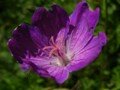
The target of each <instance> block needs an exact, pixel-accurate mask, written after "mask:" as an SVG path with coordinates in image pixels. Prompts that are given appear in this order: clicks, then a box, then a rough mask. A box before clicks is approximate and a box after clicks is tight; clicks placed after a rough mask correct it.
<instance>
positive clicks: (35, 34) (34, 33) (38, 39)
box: [30, 26, 48, 49]
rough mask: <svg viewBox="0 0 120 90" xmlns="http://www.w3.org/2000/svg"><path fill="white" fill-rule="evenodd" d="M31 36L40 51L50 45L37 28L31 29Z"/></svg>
mask: <svg viewBox="0 0 120 90" xmlns="http://www.w3.org/2000/svg"><path fill="white" fill-rule="evenodd" d="M30 36H31V39H32V40H33V42H34V43H35V44H36V45H37V47H38V48H39V49H41V48H43V47H44V46H45V45H48V38H47V36H45V35H43V34H42V33H41V32H40V30H39V29H38V28H37V27H35V26H34V27H31V28H30ZM43 38H44V39H43Z"/></svg>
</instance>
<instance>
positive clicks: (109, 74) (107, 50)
mask: <svg viewBox="0 0 120 90" xmlns="http://www.w3.org/2000/svg"><path fill="white" fill-rule="evenodd" d="M79 1H80V0H0V90H69V89H71V88H73V90H120V0H87V1H88V3H89V5H90V6H91V8H95V7H100V8H101V16H100V22H99V24H98V26H97V28H96V31H95V32H96V33H97V32H99V31H105V32H106V33H107V36H108V43H107V45H106V46H105V47H104V49H103V51H102V53H101V54H100V56H99V57H98V58H97V60H96V61H95V62H93V63H92V64H91V65H89V66H88V67H86V68H84V69H82V70H80V71H77V72H74V73H72V74H71V76H70V77H69V79H68V80H67V81H66V82H65V83H64V84H63V85H61V86H60V85H57V84H56V83H55V82H54V81H53V80H51V79H45V78H42V77H39V76H38V75H36V74H35V73H34V72H29V71H28V72H22V71H21V70H20V68H19V66H18V63H17V62H16V61H15V60H14V58H13V57H12V56H11V54H10V52H9V50H8V47H7V41H8V40H9V38H10V37H11V35H12V31H13V29H14V28H15V27H16V26H18V25H19V24H20V23H22V22H27V23H30V18H31V16H32V14H33V12H34V10H35V9H36V8H37V7H39V6H45V7H47V8H49V7H50V6H51V4H53V3H57V4H59V5H60V6H62V7H63V8H64V9H65V10H66V11H67V12H68V13H69V14H70V13H72V11H73V9H74V7H75V5H76V4H77V3H78V2H79ZM76 82H78V83H77V84H76ZM58 88H65V89H58Z"/></svg>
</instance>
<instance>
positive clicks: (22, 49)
mask: <svg viewBox="0 0 120 90" xmlns="http://www.w3.org/2000/svg"><path fill="white" fill-rule="evenodd" d="M29 28H30V27H29V26H28V25H27V24H24V23H23V24H21V25H20V26H18V27H17V28H16V29H15V30H14V32H13V38H12V39H10V40H9V42H8V46H9V48H10V51H11V52H12V54H13V56H14V57H15V58H16V59H17V60H18V61H20V62H22V60H21V58H25V54H27V53H28V52H29V53H30V54H31V55H35V52H37V47H36V45H35V44H34V43H33V41H32V39H31V36H30V33H29Z"/></svg>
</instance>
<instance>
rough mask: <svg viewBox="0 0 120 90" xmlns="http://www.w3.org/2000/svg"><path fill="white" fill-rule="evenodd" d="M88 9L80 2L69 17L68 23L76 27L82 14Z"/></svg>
mask: <svg viewBox="0 0 120 90" xmlns="http://www.w3.org/2000/svg"><path fill="white" fill-rule="evenodd" d="M86 9H88V5H87V3H86V2H85V1H83V2H80V3H79V4H78V5H77V6H76V8H75V10H74V11H73V13H72V14H71V15H70V23H71V24H72V25H74V26H76V25H77V24H78V23H79V22H80V21H81V20H80V19H81V18H82V15H83V13H84V12H85V11H86Z"/></svg>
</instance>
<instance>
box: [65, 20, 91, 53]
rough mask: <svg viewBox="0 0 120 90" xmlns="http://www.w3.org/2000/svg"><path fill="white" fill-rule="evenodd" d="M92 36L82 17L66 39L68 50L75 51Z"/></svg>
mask: <svg viewBox="0 0 120 90" xmlns="http://www.w3.org/2000/svg"><path fill="white" fill-rule="evenodd" d="M92 37H93V32H92V31H91V30H89V26H88V23H87V21H86V19H83V20H82V21H81V22H80V23H79V25H78V26H77V27H76V28H75V29H74V30H73V31H72V33H71V35H70V36H69V38H68V40H67V42H68V43H67V44H68V45H67V47H68V52H70V51H72V52H73V53H76V52H78V51H80V50H81V49H82V48H84V47H85V46H86V44H87V43H88V42H89V41H90V40H91V38H92Z"/></svg>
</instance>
